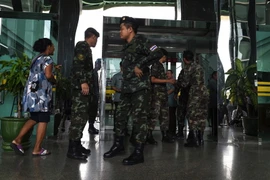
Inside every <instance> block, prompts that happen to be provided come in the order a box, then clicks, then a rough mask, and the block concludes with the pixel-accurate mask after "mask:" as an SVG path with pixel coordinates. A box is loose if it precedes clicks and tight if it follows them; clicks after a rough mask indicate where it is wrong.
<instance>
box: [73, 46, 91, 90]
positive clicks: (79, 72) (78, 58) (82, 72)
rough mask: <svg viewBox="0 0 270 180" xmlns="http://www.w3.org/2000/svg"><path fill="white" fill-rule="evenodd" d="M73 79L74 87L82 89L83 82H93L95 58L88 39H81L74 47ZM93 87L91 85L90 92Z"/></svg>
mask: <svg viewBox="0 0 270 180" xmlns="http://www.w3.org/2000/svg"><path fill="white" fill-rule="evenodd" d="M71 81H72V86H73V89H81V84H83V83H87V84H88V85H89V86H92V84H93V60H92V51H91V49H90V46H89V45H88V43H87V42H86V41H80V42H78V43H77V44H76V46H75V49H74V59H73V66H72V69H71ZM92 91H93V88H91V87H90V92H92Z"/></svg>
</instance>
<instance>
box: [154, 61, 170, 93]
mask: <svg viewBox="0 0 270 180" xmlns="http://www.w3.org/2000/svg"><path fill="white" fill-rule="evenodd" d="M151 76H153V77H155V78H157V79H167V78H166V73H165V69H164V67H163V64H162V63H160V62H156V63H154V64H153V65H152V67H151ZM151 84H152V92H153V93H155V92H160V93H161V92H162V93H165V94H166V95H167V86H166V83H163V84H162V83H151Z"/></svg>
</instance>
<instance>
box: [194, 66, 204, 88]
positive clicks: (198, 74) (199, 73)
mask: <svg viewBox="0 0 270 180" xmlns="http://www.w3.org/2000/svg"><path fill="white" fill-rule="evenodd" d="M197 67H198V68H196V69H195V72H194V75H195V79H196V81H197V84H198V85H204V72H203V69H202V67H201V66H197Z"/></svg>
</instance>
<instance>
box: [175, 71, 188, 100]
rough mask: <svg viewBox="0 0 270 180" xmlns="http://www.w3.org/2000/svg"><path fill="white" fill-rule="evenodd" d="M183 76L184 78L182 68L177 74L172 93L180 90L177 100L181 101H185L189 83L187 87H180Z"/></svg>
mask: <svg viewBox="0 0 270 180" xmlns="http://www.w3.org/2000/svg"><path fill="white" fill-rule="evenodd" d="M183 78H184V69H182V70H181V72H180V73H179V75H178V78H177V82H176V84H175V85H174V86H175V89H174V94H178V93H179V91H181V93H180V97H179V100H180V101H182V102H183V103H187V101H188V93H189V89H190V85H188V86H187V87H181V82H183V81H184V80H183Z"/></svg>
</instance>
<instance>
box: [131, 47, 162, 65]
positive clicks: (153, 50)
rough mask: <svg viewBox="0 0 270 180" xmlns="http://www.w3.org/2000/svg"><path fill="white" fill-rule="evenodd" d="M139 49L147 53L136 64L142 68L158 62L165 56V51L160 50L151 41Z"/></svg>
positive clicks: (142, 52)
mask: <svg viewBox="0 0 270 180" xmlns="http://www.w3.org/2000/svg"><path fill="white" fill-rule="evenodd" d="M139 51H141V52H140V53H141V54H145V56H144V57H142V58H141V59H140V60H139V61H138V62H137V64H136V66H137V67H138V68H140V69H142V68H144V67H146V66H150V65H152V64H153V63H155V62H158V61H159V60H160V59H161V58H162V57H163V53H162V52H161V51H160V50H159V48H158V47H157V46H156V45H154V44H150V43H149V42H146V43H145V44H141V46H140V48H139Z"/></svg>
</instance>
